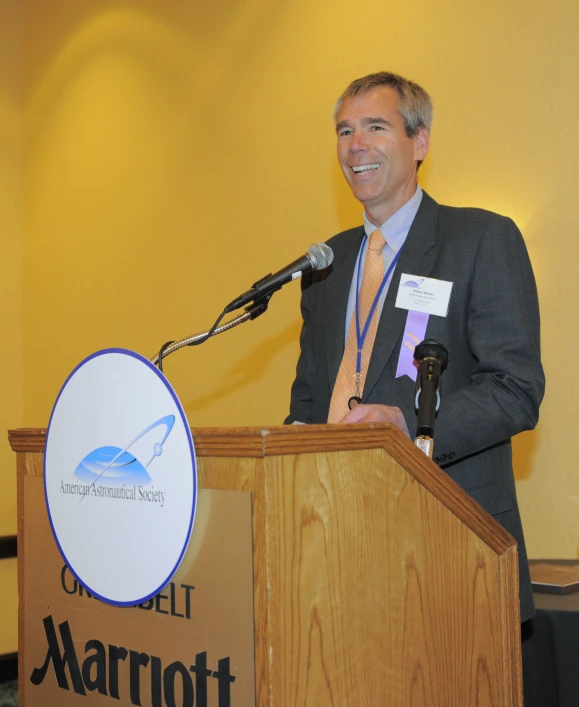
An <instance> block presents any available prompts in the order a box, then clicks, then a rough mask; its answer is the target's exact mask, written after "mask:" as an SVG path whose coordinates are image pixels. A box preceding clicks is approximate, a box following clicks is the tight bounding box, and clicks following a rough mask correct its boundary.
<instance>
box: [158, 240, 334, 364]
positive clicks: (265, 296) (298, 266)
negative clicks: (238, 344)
mask: <svg viewBox="0 0 579 707" xmlns="http://www.w3.org/2000/svg"><path fill="white" fill-rule="evenodd" d="M333 259H334V254H333V252H332V249H331V248H330V247H329V246H327V245H326V244H325V243H314V244H313V245H312V246H311V247H310V248H309V249H308V251H307V253H306V254H305V255H303V256H302V257H301V258H298V259H297V260H294V262H293V263H290V264H289V265H287V266H286V267H285V268H282V269H281V270H279V271H278V272H276V273H274V274H273V275H266V276H265V277H262V278H261V280H258V281H257V282H256V283H254V284H253V286H252V287H251V289H250V290H247V292H244V293H243V294H242V295H240V296H239V297H237V298H236V299H234V300H233V301H232V302H230V303H229V304H228V305H227V307H225V309H224V310H223V312H221V314H220V315H219V317H218V318H217V321H216V322H215V324H214V325H213V326H212V327H211V329H209V330H207V331H203V332H200V333H199V334H192V335H191V336H187V337H185V338H183V339H179V340H178V341H168V342H167V343H166V344H163V346H161V349H160V350H159V351H158V353H156V354H155V355H154V356H153V357H152V358H151V359H150V361H151V363H152V364H153V365H155V366H159V370H161V371H162V370H163V359H164V358H165V357H166V356H168V355H169V354H172V353H173V352H174V351H177V350H178V349H181V348H183V346H198V345H199V344H202V343H204V342H205V341H207V339H209V337H211V336H215V335H216V334H221V333H222V332H224V331H229V329H233V328H234V327H236V326H237V325H238V324H243V323H244V322H247V321H251V320H253V319H257V317H259V316H260V315H262V314H263V313H264V312H265V311H267V306H268V304H269V300H270V299H271V297H272V295H273V293H274V292H277V290H279V289H280V288H281V287H282V286H283V285H285V284H286V282H291V281H292V280H296V279H297V278H298V277H301V276H302V274H303V273H306V272H310V271H311V270H325V269H326V268H327V267H329V265H330V264H331V263H332V260H333ZM250 302H251V303H252V304H250V305H249V306H248V307H245V311H244V313H243V314H239V315H238V316H236V317H234V318H233V319H230V320H229V321H227V322H225V324H222V325H221V326H219V323H220V322H221V320H222V319H223V317H224V316H225V315H226V314H228V313H230V312H233V311H234V310H236V309H239V308H240V307H243V305H246V304H249V303H250Z"/></svg>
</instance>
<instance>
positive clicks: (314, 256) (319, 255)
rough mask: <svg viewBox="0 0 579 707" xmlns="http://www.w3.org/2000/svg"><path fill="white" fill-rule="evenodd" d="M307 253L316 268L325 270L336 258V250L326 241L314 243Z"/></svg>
mask: <svg viewBox="0 0 579 707" xmlns="http://www.w3.org/2000/svg"><path fill="white" fill-rule="evenodd" d="M307 255H308V256H309V258H310V261H311V263H312V267H313V269H314V270H325V269H326V268H327V267H328V266H330V265H331V264H332V260H333V259H334V251H333V250H332V249H331V248H330V246H329V245H326V244H325V243H314V244H313V245H312V246H310V247H309V248H308V251H307Z"/></svg>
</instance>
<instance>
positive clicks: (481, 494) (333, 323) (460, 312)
mask: <svg viewBox="0 0 579 707" xmlns="http://www.w3.org/2000/svg"><path fill="white" fill-rule="evenodd" d="M335 117H336V132H337V139H338V160H339V162H340V166H341V168H342V171H343V173H344V176H345V178H346V180H347V181H348V184H349V185H350V187H351V189H352V192H353V194H354V196H355V197H356V198H357V199H358V200H359V201H360V202H361V203H362V204H363V206H364V209H365V211H364V226H361V227H358V228H354V229H351V230H349V231H345V232H343V233H340V234H338V235H337V236H334V238H332V239H330V240H329V241H328V245H330V247H331V248H332V250H333V251H334V261H333V264H332V266H331V267H330V268H329V269H327V270H326V271H322V272H314V273H312V274H311V275H309V276H308V277H306V278H304V280H303V283H302V288H303V293H302V315H303V328H302V334H301V340H300V342H301V354H300V358H299V361H298V366H297V374H296V379H295V382H294V384H293V387H292V395H291V408H290V415H289V417H288V418H287V420H286V422H288V423H292V422H302V423H323V422H326V421H327V420H328V411H329V409H330V402H331V399H332V392H333V390H334V384H335V382H336V379H337V377H338V371H339V369H340V364H341V361H342V357H343V354H344V348H345V341H346V337H347V333H348V330H349V327H350V323H351V320H352V318H353V317H355V316H356V312H357V305H356V303H357V292H358V285H357V283H358V282H359V280H360V277H361V275H360V274H361V272H362V268H363V266H364V259H365V257H366V252H367V246H368V238H367V236H369V235H370V233H372V232H373V231H375V230H376V229H380V231H381V232H382V234H383V236H384V238H385V240H386V246H385V247H384V248H383V251H382V254H383V258H384V271H385V273H386V281H385V286H384V289H383V290H382V292H381V294H378V296H377V298H376V300H377V307H376V315H375V316H377V317H379V322H378V328H377V333H376V339H375V342H374V345H373V348H372V349H371V356H370V360H369V364H368V366H367V370H366V371H364V370H362V371H360V378H361V388H360V390H358V391H356V389H355V384H354V382H353V381H352V397H353V398H354V397H356V396H357V395H359V397H360V398H361V403H360V404H358V405H355V406H353V409H352V410H348V409H347V407H345V406H344V407H343V410H342V411H341V412H343V416H342V414H341V412H340V415H339V417H340V418H341V419H339V421H340V422H342V423H355V422H370V421H383V422H391V423H394V424H396V425H397V426H398V427H399V428H400V429H402V430H403V431H405V432H406V433H408V429H411V430H413V429H415V426H416V415H415V410H414V389H415V382H414V380H413V379H412V377H411V376H410V375H407V374H404V373H401V370H403V368H404V367H403V366H402V365H401V360H402V359H401V357H402V358H403V356H404V351H403V349H404V346H405V345H406V344H408V343H409V340H408V334H409V331H408V328H409V324H408V322H409V321H410V320H409V318H408V317H409V312H408V310H407V309H401V308H398V307H395V302H396V298H397V294H398V292H399V290H400V287H401V275H402V274H403V273H405V274H408V275H411V276H412V279H414V280H416V281H418V280H420V279H422V278H433V279H435V280H437V281H445V282H447V283H452V289H451V294H450V299H449V300H448V310H447V313H446V316H441V315H440V314H439V315H436V314H431V315H430V316H428V315H427V316H426V320H427V321H426V324H425V325H426V328H425V330H424V331H421V332H420V336H419V337H418V340H420V339H421V338H426V337H429V338H434V339H437V340H438V341H440V342H442V343H443V344H444V345H445V346H446V348H447V349H448V351H449V365H448V370H447V371H446V372H445V374H444V379H443V389H444V397H443V401H442V405H441V408H440V412H439V415H438V418H437V422H436V437H435V441H436V445H435V446H436V448H435V461H436V462H437V463H438V464H439V465H440V466H441V467H442V468H443V469H444V470H445V471H446V473H448V474H449V475H450V476H451V477H452V478H453V479H454V480H455V481H456V482H457V483H458V484H459V485H460V486H462V488H464V489H465V490H466V491H467V492H468V493H469V494H470V495H471V496H472V497H473V498H474V499H475V500H476V501H477V502H478V503H480V505H481V506H483V508H485V509H486V510H487V511H488V512H489V513H490V514H491V515H493V516H494V517H495V518H496V520H497V521H498V522H499V523H501V525H503V526H504V527H505V528H506V529H507V530H508V531H509V532H510V533H511V534H512V535H513V536H514V537H515V538H516V540H517V542H518V545H519V565H520V566H519V570H520V580H521V594H520V598H521V620H522V621H525V620H526V619H529V618H530V617H531V616H532V615H533V613H534V605H533V598H532V592H531V586H530V579H529V571H528V565H527V558H526V552H525V545H524V539H523V532H522V526H521V520H520V516H519V510H518V506H517V499H516V493H515V482H514V477H513V470H512V461H511V443H510V438H511V437H512V436H513V435H515V434H517V433H518V432H521V431H522V430H526V429H531V428H533V427H534V426H535V424H536V423H537V419H538V414H539V405H540V402H541V399H542V396H543V390H544V377H543V370H542V367H541V362H540V355H539V309H538V301H537V292H536V287H535V281H534V277H533V272H532V269H531V264H530V262H529V258H528V255H527V251H526V248H525V244H524V242H523V239H522V237H521V234H520V232H519V230H518V229H517V227H516V226H515V224H514V223H513V222H512V221H511V220H510V219H508V218H505V217H503V216H499V215H497V214H494V213H491V212H488V211H483V210H480V209H458V208H451V207H447V206H441V205H439V204H437V203H436V202H435V201H434V200H433V199H432V198H430V197H429V196H428V195H427V194H426V193H425V192H423V191H422V190H421V189H420V187H419V186H418V183H417V171H418V167H419V166H420V163H421V162H422V160H423V159H424V158H425V157H426V155H427V153H428V148H429V144H430V125H431V121H432V104H431V101H430V98H429V96H428V94H427V93H426V92H425V91H424V90H423V89H422V88H421V87H420V86H418V85H417V84H415V83H413V82H410V81H407V80H406V79H404V78H402V77H400V76H397V75H395V74H390V73H387V72H381V73H379V74H372V75H370V76H366V77H364V78H362V79H358V80H357V81H354V82H353V83H352V84H350V86H348V88H347V89H346V91H345V92H344V93H343V95H342V96H341V98H340V99H339V101H338V105H337V108H336V116H335ZM390 266H392V267H391V268H390ZM389 268H390V270H391V272H390V274H389V275H388V269H389ZM423 321H424V317H423ZM361 324H362V326H363V322H361ZM410 335H411V337H412V333H411V332H410ZM416 338H417V337H416V336H415V337H414V339H416ZM359 343H360V341H359V340H358V344H359Z"/></svg>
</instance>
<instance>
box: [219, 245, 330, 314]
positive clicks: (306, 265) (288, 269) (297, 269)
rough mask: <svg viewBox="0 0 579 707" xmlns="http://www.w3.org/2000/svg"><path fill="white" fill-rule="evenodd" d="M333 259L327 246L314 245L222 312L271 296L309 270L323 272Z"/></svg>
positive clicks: (255, 284) (254, 286)
mask: <svg viewBox="0 0 579 707" xmlns="http://www.w3.org/2000/svg"><path fill="white" fill-rule="evenodd" d="M333 259H334V253H333V252H332V249H331V248H330V247H329V246H327V245H326V244H325V243H314V244H313V245H312V246H310V248H309V249H308V251H307V252H306V254H305V255H302V257H301V258H298V259H297V260H294V261H293V263H290V264H289V265H286V266H285V268H282V269H281V270H278V271H277V272H276V273H274V274H273V275H272V274H271V273H270V274H269V275H266V276H265V277H262V278H261V280H258V281H257V282H256V283H254V284H253V285H252V287H251V290H247V292H244V293H243V294H242V295H239V297H237V298H236V299H234V300H233V301H232V302H230V303H229V304H228V305H227V307H225V310H224V312H225V313H226V314H227V313H228V312H233V311H234V310H235V309H239V308H240V307H243V306H244V305H246V304H247V303H248V302H253V301H254V300H256V299H259V298H261V297H265V296H267V295H271V294H273V293H274V292H277V290H279V289H281V287H282V286H283V285H285V284H286V282H290V281H291V280H296V279H297V278H298V277H301V276H302V275H303V274H304V273H308V272H310V271H311V270H325V269H326V268H327V267H329V266H330V265H331V263H332V260H333Z"/></svg>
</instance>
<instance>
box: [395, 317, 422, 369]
mask: <svg viewBox="0 0 579 707" xmlns="http://www.w3.org/2000/svg"><path fill="white" fill-rule="evenodd" d="M429 316H430V315H429V314H427V313H426V312H413V311H412V310H410V311H409V312H408V316H407V317H406V327H405V328H404V339H403V340H402V346H401V347H400V358H399V359H398V368H397V369H396V378H400V376H404V375H406V376H408V377H409V378H411V379H412V380H413V381H416V376H417V375H418V368H417V365H416V362H415V361H414V348H415V347H416V346H418V344H419V343H420V342H421V341H423V340H424V335H425V334H426V327H427V325H428V317H429Z"/></svg>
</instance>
